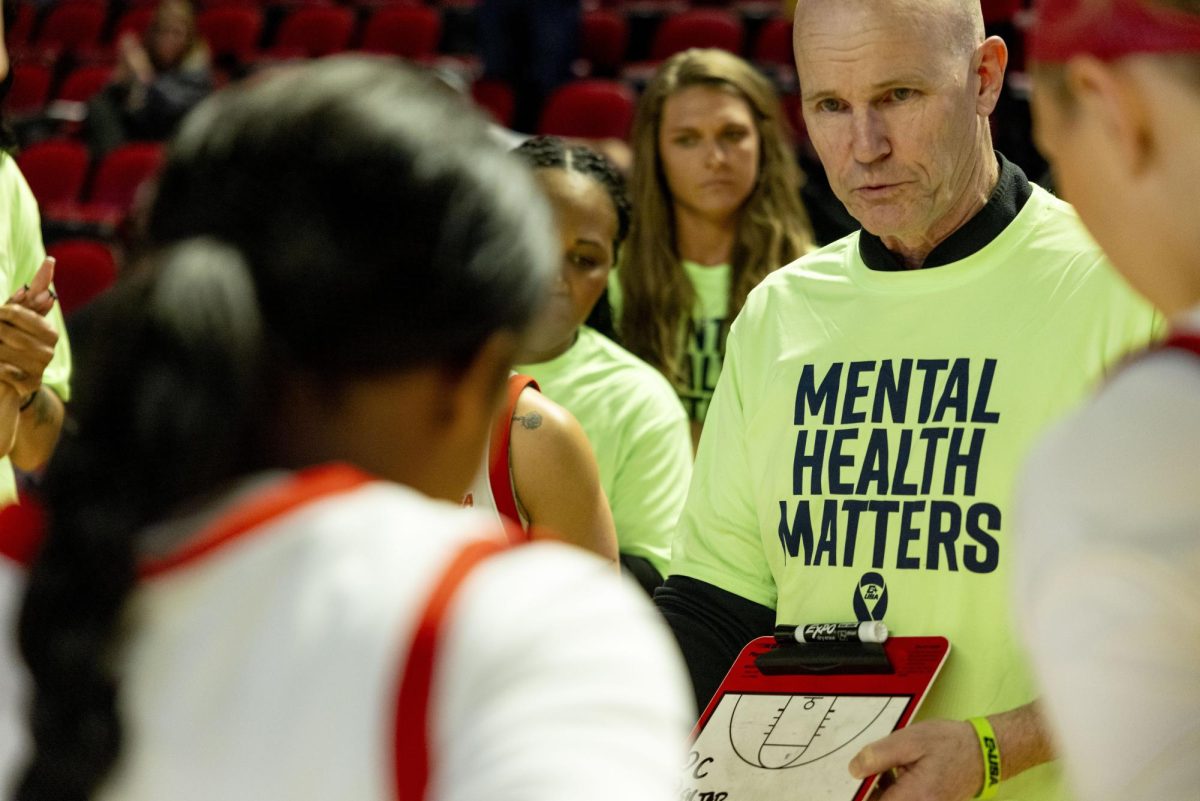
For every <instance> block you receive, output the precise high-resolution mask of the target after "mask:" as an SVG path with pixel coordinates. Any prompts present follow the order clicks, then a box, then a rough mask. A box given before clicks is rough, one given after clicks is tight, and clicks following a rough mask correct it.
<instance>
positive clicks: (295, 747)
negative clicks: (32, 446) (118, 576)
mask: <svg viewBox="0 0 1200 801" xmlns="http://www.w3.org/2000/svg"><path fill="white" fill-rule="evenodd" d="M200 532H201V533H200V534H199V535H196V536H193V537H191V538H189V539H188V540H187V544H186V545H185V546H184V547H182V548H176V549H174V550H173V551H172V552H171V556H169V557H167V558H165V559H162V560H159V561H155V562H152V563H148V564H146V565H145V566H144V569H143V571H142V573H143V578H142V581H141V583H140V584H139V586H138V589H137V590H136V591H135V593H134V594H133V595H132V596H131V598H130V603H129V605H128V612H129V615H130V621H131V623H132V626H133V629H132V630H133V631H134V635H133V636H132V638H131V641H130V643H129V646H128V650H127V651H126V653H125V654H124V657H123V667H122V671H121V672H122V675H123V676H124V678H123V680H122V685H121V699H120V704H121V706H120V708H121V712H122V718H123V722H124V725H125V734H126V740H125V746H124V748H123V751H122V755H121V759H120V761H119V763H118V766H117V768H116V770H115V771H114V773H113V774H112V776H111V777H110V780H109V781H108V783H107V784H106V785H105V786H104V787H103V789H102V792H101V793H99V794H98V798H100V799H103V801H115V800H116V799H123V800H132V799H138V800H139V801H141V800H142V799H144V800H145V801H152V800H153V801H160V800H161V799H164V798H170V799H173V801H189V800H190V799H196V801H201V799H203V801H210V799H214V798H220V799H223V801H236V800H237V799H246V801H250V800H251V799H253V800H254V801H265V800H266V799H287V800H288V801H307V800H308V799H312V800H313V801H316V799H349V798H353V799H357V800H361V801H371V800H372V799H381V800H382V799H395V798H397V797H398V796H400V795H401V793H400V792H398V788H402V787H403V783H404V782H405V781H406V779H407V778H411V776H410V775H409V772H410V771H411V770H412V769H413V767H412V766H413V764H415V763H420V764H424V765H427V767H428V785H427V787H428V789H427V791H426V792H425V793H424V796H423V797H424V798H428V799H444V800H445V801H450V800H451V799H453V800H455V801H458V800H459V799H461V800H462V801H467V799H472V800H473V799H481V798H488V799H513V801H516V799H523V800H524V799H539V798H546V799H551V798H553V799H561V798H567V797H570V798H575V799H580V798H583V799H592V798H594V799H597V800H599V799H612V798H621V799H666V798H669V797H670V796H671V792H672V789H673V787H674V785H675V782H676V779H677V776H678V765H679V764H680V759H681V757H682V754H683V751H684V748H685V744H686V736H687V727H688V725H689V723H690V720H689V717H690V714H689V713H690V709H689V708H688V703H687V701H686V700H685V696H684V692H683V691H684V688H685V687H686V679H685V678H684V675H685V674H684V673H683V672H682V667H681V665H680V663H679V660H678V657H677V656H676V655H675V654H674V653H673V642H671V640H670V635H669V634H668V633H667V632H666V631H665V629H664V627H663V626H662V624H660V622H659V621H658V619H657V613H656V612H655V610H654V609H653V607H652V606H650V605H649V604H648V603H647V602H646V601H645V599H643V598H641V597H639V594H638V593H637V591H636V589H635V588H633V587H630V586H627V584H626V582H623V581H621V580H620V579H619V578H618V577H616V576H614V575H613V574H612V572H611V570H610V569H609V568H608V567H607V566H606V565H605V564H604V563H603V562H602V561H600V560H598V559H595V558H594V557H591V556H589V555H587V554H583V553H580V552H578V551H576V550H573V549H570V548H567V547H564V546H558V545H554V544H537V545H529V546H525V547H522V548H518V549H513V550H508V551H504V552H502V553H498V554H496V555H492V556H488V557H487V558H486V559H483V560H482V561H481V562H479V564H478V565H477V566H476V567H474V568H473V569H471V570H470V571H469V572H467V573H466V574H465V578H464V579H463V580H462V583H461V585H459V586H458V589H457V590H456V591H455V592H454V593H453V594H452V595H446V594H445V593H435V590H436V589H437V588H438V586H439V584H440V583H441V582H442V580H443V577H444V576H445V574H446V571H447V568H448V567H449V566H451V565H452V563H454V562H455V561H456V559H458V558H459V557H460V555H461V554H462V553H463V552H464V548H465V547H481V546H478V545H474V546H473V545H472V544H477V543H478V542H479V541H480V540H481V538H482V539H485V540H486V539H495V540H497V541H500V540H503V535H502V534H501V533H500V532H499V531H498V530H497V529H496V527H495V526H494V525H492V524H490V523H489V522H487V521H486V519H484V518H480V517H478V516H476V515H473V514H470V513H465V512H463V511H462V510H459V509H456V508H454V507H453V506H451V505H448V504H443V503H437V502H433V501H430V500H428V499H426V498H424V497H422V496H420V495H418V494H417V493H415V492H413V491H411V490H408V489H406V488H403V487H399V486H396V485H392V484H387V483H383V482H378V481H372V480H369V479H367V478H365V477H363V476H362V475H361V474H359V473H357V472H355V471H353V470H351V469H349V468H346V467H336V466H335V467H326V468H319V469H316V470H310V471H306V472H304V473H300V474H296V475H295V476H289V477H287V478H285V479H283V480H282V481H276V482H273V483H272V484H271V485H270V486H268V487H267V488H266V489H265V490H257V491H255V492H254V493H253V496H252V498H251V499H250V500H249V501H248V502H247V501H245V500H244V499H243V500H242V501H239V502H237V503H235V504H234V506H233V508H232V509H227V510H226V511H224V512H222V513H221V516H220V518H219V519H218V521H217V522H216V523H215V524H210V525H207V526H204V527H202V528H201V529H200ZM9 573H10V574H11V570H9ZM12 589H13V588H12V587H9V588H7V591H8V595H7V596H6V597H5V598H4V600H3V601H2V602H0V611H3V608H4V607H5V606H7V607H8V608H11V607H12V605H13V596H12ZM433 595H444V596H445V597H443V600H444V601H446V602H447V605H446V607H445V609H446V611H445V617H444V620H443V622H442V624H441V627H440V629H437V631H439V632H440V635H439V636H438V637H437V639H436V641H437V645H436V649H435V650H434V651H433V654H434V656H433V661H432V664H431V667H432V685H431V686H430V687H429V689H428V692H427V693H426V694H425V695H424V698H423V699H418V701H421V700H427V702H428V720H429V721H430V723H429V727H428V730H427V733H428V739H427V742H426V743H425V745H426V747H427V754H428V759H427V761H425V760H419V759H418V760H414V756H419V754H417V753H416V751H417V750H418V749H416V748H414V747H412V744H413V743H416V744H417V745H418V746H420V745H421V744H422V742H423V741H425V737H424V735H425V734H426V730H425V727H424V726H423V725H421V724H422V720H421V717H422V715H421V714H419V710H418V712H417V713H414V712H413V710H414V709H418V707H419V704H418V705H417V706H413V705H412V704H409V705H407V706H406V705H405V702H404V701H403V700H402V698H401V696H403V695H404V693H405V692H406V691H407V690H402V689H401V688H402V687H404V688H408V687H410V686H412V685H413V684H414V682H413V677H414V675H415V674H416V672H417V670H416V668H406V666H409V665H412V664H414V663H413V662H410V656H411V650H412V644H413V642H414V639H415V637H416V636H417V632H418V631H419V630H422V629H421V625H420V624H421V621H422V619H423V618H424V617H425V613H426V610H427V607H428V606H429V604H430V598H431V596H433ZM423 630H424V631H425V632H426V633H427V634H428V632H429V629H428V627H425V628H424V629H423ZM415 684H416V685H417V686H419V684H420V682H419V681H418V682H415ZM410 700H411V699H410ZM10 706H11V704H10ZM406 710H407V711H406ZM10 714H11V710H10ZM0 725H6V726H9V727H10V728H11V726H12V721H11V720H8V721H3V720H0ZM11 756H12V755H10V757H11ZM14 769H15V767H14V765H13V764H12V763H11V762H10V764H9V765H7V766H4V765H0V778H3V777H4V774H5V772H7V773H8V774H9V780H11V772H12V771H13V770H14ZM409 797H412V796H409Z"/></svg>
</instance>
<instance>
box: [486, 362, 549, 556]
mask: <svg viewBox="0 0 1200 801" xmlns="http://www.w3.org/2000/svg"><path fill="white" fill-rule="evenodd" d="M526 387H533V388H534V389H538V385H537V382H536V381H534V380H533V379H532V378H530V377H529V376H527V375H513V376H509V379H508V398H507V401H506V403H505V405H504V410H503V413H502V414H501V415H500V417H499V418H498V419H497V420H496V424H495V425H494V426H493V427H492V441H491V443H490V445H489V446H488V455H489V465H488V483H489V484H491V487H492V498H493V499H494V500H495V501H496V509H497V510H498V511H499V512H500V514H501V515H502V516H503V517H506V518H508V519H509V520H511V521H512V522H514V523H516V524H517V527H518V530H521V531H522V535H521V536H520V538H519V539H515V540H514V539H512V534H513V533H514V529H513V528H512V527H508V530H509V538H510V540H511V541H512V542H514V543H516V542H525V541H528V540H529V532H528V531H524V526H521V513H520V512H519V511H518V510H517V490H516V487H514V486H513V480H512V468H511V464H512V462H511V459H512V455H511V447H510V446H511V445H512V421H513V415H514V414H516V412H517V399H518V398H520V397H521V393H522V392H524V391H525V388H526Z"/></svg>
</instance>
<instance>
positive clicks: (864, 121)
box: [850, 108, 892, 164]
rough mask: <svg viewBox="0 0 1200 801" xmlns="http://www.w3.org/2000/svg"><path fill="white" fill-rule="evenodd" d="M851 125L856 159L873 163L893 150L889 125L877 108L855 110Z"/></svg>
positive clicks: (865, 162) (852, 145)
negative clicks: (888, 129)
mask: <svg viewBox="0 0 1200 801" xmlns="http://www.w3.org/2000/svg"><path fill="white" fill-rule="evenodd" d="M851 127H852V130H851V134H850V135H851V136H852V137H853V141H852V143H851V148H852V151H853V153H854V160H855V161H857V162H859V163H860V164H872V163H874V162H876V161H879V160H880V159H881V158H884V157H885V156H887V155H888V154H889V153H891V152H892V145H891V141H890V139H889V137H888V131H887V125H886V123H885V122H884V120H883V119H882V118H881V117H880V115H879V113H878V112H877V111H876V110H875V109H872V108H865V109H862V110H859V111H856V112H854V117H853V121H852V123H851Z"/></svg>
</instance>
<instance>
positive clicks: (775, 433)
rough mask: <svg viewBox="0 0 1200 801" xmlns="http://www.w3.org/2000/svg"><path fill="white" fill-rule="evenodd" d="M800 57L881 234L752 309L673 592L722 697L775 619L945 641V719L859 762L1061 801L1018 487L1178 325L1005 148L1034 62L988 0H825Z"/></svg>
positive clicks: (774, 287) (895, 774)
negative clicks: (1014, 56)
mask: <svg viewBox="0 0 1200 801" xmlns="http://www.w3.org/2000/svg"><path fill="white" fill-rule="evenodd" d="M795 50H796V63H797V69H798V73H799V79H800V86H801V90H802V103H803V112H804V118H805V122H806V124H807V127H808V133H809V135H810V136H811V138H812V142H813V144H814V146H815V147H816V150H817V153H818V155H819V156H820V157H821V161H822V162H823V164H824V166H825V169H826V171H827V173H828V175H829V180H830V184H831V186H832V187H833V189H834V191H835V193H836V194H837V195H838V197H839V198H840V199H841V200H842V202H843V203H845V205H846V207H847V209H848V210H849V211H850V213H851V214H853V215H854V216H855V217H856V218H857V219H858V221H859V222H860V223H861V224H862V226H863V230H862V231H861V232H858V233H854V234H851V235H850V236H848V237H846V238H844V239H841V240H839V241H837V242H834V243H833V244H831V245H829V246H827V247H825V248H823V249H822V250H820V251H818V252H816V253H813V254H810V255H808V256H806V257H804V258H802V259H800V260H799V261H797V262H795V263H794V264H791V265H789V266H787V267H785V268H783V269H781V270H779V271H777V272H776V273H774V274H772V275H771V276H770V277H769V278H767V279H766V280H765V281H764V282H763V283H762V284H761V285H760V286H759V288H758V289H756V290H755V291H754V292H753V293H752V294H751V295H750V297H749V299H748V300H747V302H746V305H745V308H744V309H743V311H742V313H741V315H740V316H739V317H738V319H737V320H736V322H735V323H734V324H733V327H732V330H731V333H730V335H729V340H728V345H727V356H726V366H725V370H724V372H723V373H722V376H721V380H720V383H719V385H718V387H717V390H716V394H715V396H714V398H713V406H712V409H711V411H710V413H709V419H708V421H707V423H706V426H705V432H704V436H703V439H702V440H701V442H700V447H699V452H698V455H697V463H696V469H695V474H694V478H693V482H692V485H691V491H690V493H689V497H688V502H687V505H686V507H685V509H684V512H683V515H682V517H681V520H680V524H679V529H678V532H677V535H676V539H675V543H674V551H673V555H672V563H671V569H670V577H669V578H668V580H667V582H666V585H665V586H664V587H663V588H662V589H661V590H660V591H659V594H658V595H657V597H656V600H657V602H658V604H659V606H660V608H661V609H662V610H663V612H664V613H665V615H666V616H667V618H668V620H669V621H670V622H671V624H672V627H673V628H674V630H675V633H676V635H677V637H678V639H679V641H680V644H681V646H682V647H683V649H684V652H685V655H686V657H687V659H688V662H689V666H690V668H691V671H692V678H693V681H694V682H695V686H696V693H697V700H698V702H699V703H700V704H701V705H703V704H705V703H706V702H707V701H708V699H709V698H710V696H711V694H712V692H713V691H714V690H715V688H716V687H717V685H718V684H719V682H720V680H721V678H722V677H723V676H724V674H725V671H726V670H727V669H728V667H729V665H730V663H731V661H732V660H733V658H734V656H735V655H736V654H737V652H738V651H739V650H740V649H741V648H742V647H743V646H744V645H745V644H746V642H747V641H748V640H750V639H751V638H753V637H756V636H761V635H765V634H770V633H771V632H772V629H773V626H774V625H775V624H776V622H778V623H781V624H793V623H817V622H832V621H844V620H854V619H858V620H884V621H885V622H886V623H887V624H888V625H889V627H890V628H891V630H892V631H893V632H894V633H895V634H896V635H901V636H915V635H942V636H945V637H947V638H948V639H949V640H950V642H951V645H952V651H951V656H950V659H949V662H948V663H947V665H946V667H945V669H944V670H943V671H942V674H941V676H940V677H939V679H938V681H937V683H936V684H935V685H934V688H933V690H932V691H931V693H930V695H929V697H928V698H927V699H926V701H925V704H924V706H923V708H922V711H921V715H922V720H920V721H919V722H917V723H915V724H914V725H912V726H910V727H909V728H908V729H906V730H904V731H902V732H899V733H896V734H893V735H891V736H889V737H887V738H886V739H884V740H882V741H880V742H877V743H874V744H870V745H868V744H867V743H865V742H858V741H856V742H855V743H853V744H852V747H850V748H847V749H843V751H844V753H845V759H846V761H847V762H849V763H850V764H849V765H848V770H849V771H850V772H851V773H852V774H853V775H854V776H859V777H863V776H869V775H872V774H875V773H881V772H883V773H885V778H886V780H887V781H886V782H885V784H887V785H888V786H887V789H886V791H885V793H884V795H883V798H884V799H886V801H907V800H908V799H939V800H941V799H945V800H946V801H951V800H955V801H957V799H965V798H970V797H972V796H974V795H976V794H977V793H981V792H982V793H984V794H986V795H991V794H995V793H996V792H997V791H998V792H999V797H1001V798H1023V799H1041V798H1055V797H1058V795H1059V793H1060V781H1059V777H1058V772H1057V770H1056V769H1055V767H1054V766H1053V765H1049V764H1044V763H1047V762H1049V761H1050V760H1051V759H1052V755H1053V749H1052V747H1051V744H1050V742H1049V740H1048V737H1047V734H1046V731H1045V728H1044V726H1043V723H1042V718H1041V715H1040V714H1039V711H1038V707H1037V703H1036V698H1037V693H1036V690H1035V689H1034V686H1033V684H1032V682H1031V680H1030V678H1029V671H1028V667H1027V665H1026V662H1025V659H1024V656H1023V654H1022V653H1021V651H1020V648H1019V647H1018V645H1017V637H1016V636H1015V633H1014V630H1013V627H1012V625H1011V624H1010V620H1009V603H1008V597H1009V594H1008V586H1009V582H1008V574H1009V562H1010V546H1011V528H1012V514H1011V504H1010V496H1011V494H1012V490H1013V483H1014V478H1015V475H1016V473H1017V470H1018V468H1019V465H1020V463H1021V462H1022V460H1023V458H1024V456H1025V454H1026V451H1027V449H1028V448H1029V446H1030V445H1031V443H1032V441H1033V440H1034V439H1035V438H1036V436H1037V435H1038V434H1039V432H1041V431H1042V430H1043V428H1044V427H1045V426H1046V425H1047V424H1048V423H1050V422H1051V421H1053V420H1054V419H1055V418H1057V417H1058V416H1059V415H1061V414H1062V413H1064V412H1065V411H1066V410H1068V409H1069V408H1071V407H1072V406H1073V405H1074V404H1076V403H1077V402H1078V401H1079V400H1081V399H1082V398H1083V397H1085V396H1086V394H1087V393H1088V391H1089V389H1090V388H1092V387H1093V386H1094V385H1095V383H1096V381H1097V380H1098V378H1099V377H1100V376H1101V375H1102V374H1103V373H1104V372H1105V370H1106V369H1107V368H1108V367H1109V366H1111V365H1112V364H1113V363H1114V362H1115V361H1117V360H1119V359H1120V358H1121V357H1122V356H1123V355H1124V354H1126V353H1127V352H1129V351H1131V350H1133V349H1135V348H1138V347H1140V346H1142V345H1143V344H1144V343H1146V342H1147V341H1148V340H1149V339H1150V338H1151V337H1152V336H1153V332H1154V329H1155V327H1156V325H1157V317H1156V315H1155V313H1154V312H1153V310H1152V309H1151V308H1150V307H1149V305H1148V304H1146V303H1145V302H1143V301H1142V300H1140V299H1139V298H1137V297H1136V296H1134V295H1133V293H1132V292H1131V291H1130V290H1129V289H1128V288H1127V287H1126V286H1125V284H1124V283H1123V282H1122V281H1121V280H1120V279H1119V278H1118V276H1117V275H1116V274H1115V273H1114V272H1113V271H1112V270H1111V268H1110V267H1109V265H1108V264H1107V262H1105V260H1104V259H1103V256H1102V255H1101V253H1100V251H1099V250H1098V248H1097V247H1096V245H1095V244H1094V242H1093V241H1092V240H1091V239H1090V238H1089V237H1088V236H1087V234H1086V233H1085V232H1084V230H1083V229H1082V227H1081V226H1080V224H1079V222H1078V219H1077V217H1076V215H1075V213H1074V212H1073V210H1072V209H1071V208H1070V207H1069V206H1068V205H1067V204H1065V203H1063V202H1061V201H1059V200H1057V199H1055V198H1054V197H1052V196H1051V195H1050V194H1048V193H1047V192H1045V191H1044V190H1042V189H1040V188H1039V187H1036V186H1033V185H1031V184H1030V183H1029V181H1028V180H1027V179H1026V177H1025V176H1024V175H1023V174H1022V173H1021V171H1020V169H1018V168H1017V167H1016V166H1014V165H1013V164H1012V163H1010V162H1009V161H1007V160H1006V159H1005V158H1004V157H1003V156H1001V155H1000V154H998V153H996V152H995V151H994V150H993V149H992V141H991V134H990V130H989V124H988V116H989V115H990V114H991V112H992V110H993V108H994V107H995V104H996V100H997V98H998V96H999V94H1000V89H1001V85H1002V81H1003V78H1004V70H1005V66H1006V63H1007V58H1008V55H1007V49H1006V47H1005V44H1004V42H1003V41H1002V40H1000V39H999V38H995V37H991V38H985V37H984V34H983V20H982V15H981V13H980V8H979V4H978V2H977V0H971V1H970V2H968V0H800V2H799V4H798V7H797V10H796V18H795ZM852 757H853V759H852V760H851V758H852Z"/></svg>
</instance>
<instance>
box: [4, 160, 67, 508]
mask: <svg viewBox="0 0 1200 801" xmlns="http://www.w3.org/2000/svg"><path fill="white" fill-rule="evenodd" d="M0 202H4V203H6V204H7V211H8V217H7V220H6V221H5V222H6V223H7V224H5V225H0V294H2V295H3V297H0V303H3V302H4V301H6V300H8V299H9V298H10V297H12V295H13V293H14V292H16V291H17V290H18V289H20V288H21V287H22V286H24V285H25V284H27V283H29V281H30V280H32V279H33V275H34V273H36V272H37V269H38V267H40V266H42V261H44V260H45V258H46V250H45V248H44V247H43V246H42V227H41V217H40V216H39V214H38V207H37V201H36V200H35V199H34V197H33V192H31V191H30V189H29V184H27V183H26V182H25V178H24V176H22V175H21V171H20V170H19V169H17V163H16V161H14V160H13V158H12V156H10V155H8V154H6V153H0ZM47 317H48V318H49V320H50V322H51V323H52V324H53V325H54V327H55V329H57V331H58V345H57V346H56V347H55V349H54V358H53V359H52V360H51V361H50V364H49V365H48V366H47V367H46V371H45V373H44V374H43V376H42V384H44V385H45V386H48V387H51V388H52V389H53V390H54V391H55V393H56V394H57V395H58V396H59V397H60V398H62V399H63V400H64V401H66V400H68V398H69V393H70V384H69V381H70V377H71V347H70V343H68V342H67V329H66V326H65V325H64V324H63V318H62V310H61V309H60V308H59V306H58V304H57V303H56V304H54V308H53V309H51V311H50V313H49V314H48V315H47ZM15 498H16V484H15V482H14V479H13V471H12V465H11V463H10V462H9V460H8V457H7V456H5V457H0V506H4V505H5V504H7V503H9V502H11V501H12V500H14V499H15Z"/></svg>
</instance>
